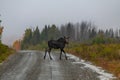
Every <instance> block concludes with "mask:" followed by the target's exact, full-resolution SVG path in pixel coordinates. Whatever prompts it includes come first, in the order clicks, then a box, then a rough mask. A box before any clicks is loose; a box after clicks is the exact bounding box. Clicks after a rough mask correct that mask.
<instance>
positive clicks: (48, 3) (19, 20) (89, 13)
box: [0, 0, 120, 44]
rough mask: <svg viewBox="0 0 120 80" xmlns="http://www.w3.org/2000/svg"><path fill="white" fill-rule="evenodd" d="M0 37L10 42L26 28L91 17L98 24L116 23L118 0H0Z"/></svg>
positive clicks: (119, 22) (119, 20)
mask: <svg viewBox="0 0 120 80" xmlns="http://www.w3.org/2000/svg"><path fill="white" fill-rule="evenodd" d="M0 14H1V16H0V19H2V25H3V26H4V33H3V37H2V41H3V43H5V44H12V42H13V41H14V40H16V39H19V38H20V37H22V35H23V33H24V31H25V29H26V28H29V27H31V28H32V27H36V26H39V28H40V29H42V28H43V27H44V25H45V24H56V25H61V24H65V23H67V22H73V23H77V22H81V21H83V20H84V21H91V22H93V23H94V24H95V25H97V26H98V27H99V28H103V29H104V28H119V27H120V0H0Z"/></svg>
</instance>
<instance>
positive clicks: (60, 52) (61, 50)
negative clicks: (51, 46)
mask: <svg viewBox="0 0 120 80" xmlns="http://www.w3.org/2000/svg"><path fill="white" fill-rule="evenodd" d="M61 56H62V50H61V51H60V60H61Z"/></svg>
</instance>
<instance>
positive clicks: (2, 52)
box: [0, 44, 14, 63]
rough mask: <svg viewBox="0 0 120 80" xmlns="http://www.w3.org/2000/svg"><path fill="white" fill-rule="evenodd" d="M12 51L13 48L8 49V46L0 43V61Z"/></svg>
mask: <svg viewBox="0 0 120 80" xmlns="http://www.w3.org/2000/svg"><path fill="white" fill-rule="evenodd" d="M13 53H14V50H12V49H10V48H9V47H8V46H6V45H3V44H0V63H1V62H3V61H4V60H6V59H7V58H8V56H10V55H11V54H13Z"/></svg>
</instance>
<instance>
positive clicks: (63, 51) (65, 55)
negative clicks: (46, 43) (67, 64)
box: [62, 50, 67, 60]
mask: <svg viewBox="0 0 120 80" xmlns="http://www.w3.org/2000/svg"><path fill="white" fill-rule="evenodd" d="M62 51H63V52H64V54H65V58H66V60H67V56H66V53H65V51H64V50H62Z"/></svg>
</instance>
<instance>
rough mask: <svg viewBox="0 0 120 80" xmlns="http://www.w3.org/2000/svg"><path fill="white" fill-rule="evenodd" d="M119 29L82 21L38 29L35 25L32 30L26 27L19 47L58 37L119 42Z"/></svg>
mask: <svg viewBox="0 0 120 80" xmlns="http://www.w3.org/2000/svg"><path fill="white" fill-rule="evenodd" d="M119 35H120V30H118V29H117V30H113V29H106V30H102V29H97V26H96V25H94V24H93V23H91V22H87V21H82V22H81V23H76V24H73V23H71V22H69V23H67V24H64V25H61V27H58V26H56V25H55V24H52V25H45V27H44V28H43V29H42V30H41V31H40V30H39V27H38V26H37V27H36V28H35V29H34V30H33V29H31V28H28V29H26V30H25V33H24V38H23V40H22V42H21V48H22V49H27V48H29V47H30V46H35V45H38V44H40V43H44V42H47V41H48V40H50V39H58V38H59V37H63V36H67V37H70V42H79V43H84V44H101V43H102V44H108V43H119V42H120V41H119V39H120V38H119Z"/></svg>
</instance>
